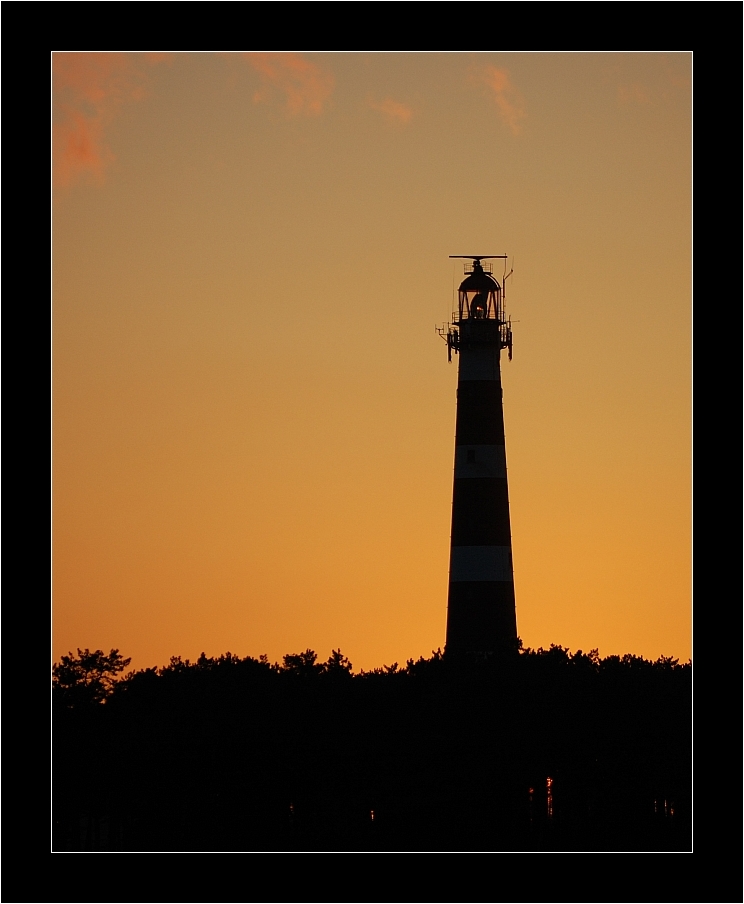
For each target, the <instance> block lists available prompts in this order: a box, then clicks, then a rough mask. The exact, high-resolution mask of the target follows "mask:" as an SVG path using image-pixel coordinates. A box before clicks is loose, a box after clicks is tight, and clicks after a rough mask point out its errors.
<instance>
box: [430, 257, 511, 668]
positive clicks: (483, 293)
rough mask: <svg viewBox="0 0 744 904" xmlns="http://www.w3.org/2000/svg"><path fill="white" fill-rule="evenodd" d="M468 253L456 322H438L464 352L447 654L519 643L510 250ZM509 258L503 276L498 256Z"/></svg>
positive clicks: (451, 344)
mask: <svg viewBox="0 0 744 904" xmlns="http://www.w3.org/2000/svg"><path fill="white" fill-rule="evenodd" d="M453 257H465V258H467V259H468V260H469V261H472V263H469V264H466V265H465V279H464V280H463V281H462V283H461V284H460V288H459V292H458V308H457V310H456V311H455V312H454V313H453V315H452V323H450V324H447V325H446V326H445V327H442V328H441V329H440V330H439V333H440V335H441V336H442V337H443V338H445V339H446V341H447V354H448V358H449V360H452V355H453V353H454V354H456V355H457V356H458V358H459V367H458V374H457V421H456V429H455V468H454V485H453V491H452V531H451V538H450V567H449V595H448V601H447V640H446V652H447V654H448V655H450V656H451V655H460V654H486V655H487V654H501V653H505V652H508V651H510V650H515V649H516V642H517V613H516V607H515V601H514V570H513V565H512V546H511V526H510V520H509V492H508V487H507V478H506V447H505V441H504V408H503V393H502V389H501V360H500V359H501V352H502V351H503V350H505V349H507V350H508V354H509V360H511V357H512V332H511V322H510V320H507V318H506V313H505V307H504V296H505V292H504V289H505V285H506V279H507V278H508V277H509V276H510V275H511V271H510V272H509V273H506V255H480V256H476V255H453ZM494 259H500V260H503V261H504V276H503V277H502V281H501V284H499V282H498V281H497V280H496V279H494V277H493V264H491V263H482V261H491V260H494Z"/></svg>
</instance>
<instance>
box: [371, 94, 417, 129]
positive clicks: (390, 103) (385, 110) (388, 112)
mask: <svg viewBox="0 0 744 904" xmlns="http://www.w3.org/2000/svg"><path fill="white" fill-rule="evenodd" d="M369 105H370V107H372V109H373V110H377V111H378V112H380V113H382V114H383V115H384V116H387V117H388V119H389V120H390V121H391V122H392V121H397V122H401V123H406V122H408V120H409V119H410V118H411V116H412V115H413V111H412V110H411V108H410V107H407V106H406V105H405V104H401V103H399V102H398V101H397V100H393V99H392V98H391V97H386V98H385V100H381V101H376V100H370V101H369Z"/></svg>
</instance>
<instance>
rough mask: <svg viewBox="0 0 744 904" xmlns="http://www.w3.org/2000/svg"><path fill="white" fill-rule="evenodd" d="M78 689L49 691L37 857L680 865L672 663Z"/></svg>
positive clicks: (219, 669)
mask: <svg viewBox="0 0 744 904" xmlns="http://www.w3.org/2000/svg"><path fill="white" fill-rule="evenodd" d="M91 686H92V684H91V682H90V680H88V683H87V684H86V683H85V682H84V681H82V680H77V681H76V680H73V679H70V678H69V676H68V678H67V680H66V681H59V680H58V681H56V686H55V694H54V699H55V707H54V711H55V730H54V748H55V756H54V830H53V847H54V850H55V851H81V850H90V851H95V850H98V851H624V852H625V851H627V852H630V851H690V850H691V798H690V785H691V738H690V724H691V666H690V665H689V664H687V665H680V664H679V663H677V662H676V661H672V660H663V659H662V660H658V661H657V662H649V661H648V660H644V659H642V658H640V657H633V656H626V657H622V658H618V657H608V658H606V659H603V660H600V659H599V657H598V656H597V655H596V653H591V654H589V655H584V654H582V653H580V652H579V653H577V654H574V655H573V656H572V655H571V654H569V653H568V651H566V650H563V649H561V648H560V647H552V648H551V649H550V650H539V651H531V650H527V651H522V652H520V653H519V654H514V655H513V656H511V657H507V658H502V659H500V660H487V661H469V660H468V661H464V662H453V661H448V660H447V659H444V658H442V657H441V656H440V655H439V654H434V655H433V657H432V658H431V659H428V660H424V659H421V660H419V661H418V662H415V663H414V662H413V661H409V663H408V664H407V665H406V667H405V668H402V669H400V668H397V667H385V668H383V669H379V670H375V671H374V672H372V673H366V674H365V673H363V674H361V675H353V674H352V673H351V671H350V665H349V663H348V662H347V661H346V660H344V659H343V657H342V656H341V655H340V654H338V653H334V654H333V655H332V656H331V657H330V658H329V660H328V662H327V663H322V664H321V663H318V662H317V659H316V657H315V655H314V654H313V653H311V651H307V652H306V653H304V654H297V655H295V656H287V657H285V659H284V664H283V665H281V666H279V665H276V664H275V665H271V664H269V663H268V662H267V661H266V660H265V659H262V660H255V659H251V658H246V659H238V658H236V657H233V656H230V655H229V654H226V655H225V656H222V657H219V658H217V659H207V658H206V657H204V656H202V657H201V658H200V659H199V660H198V661H197V662H195V663H189V662H182V661H181V660H178V659H175V660H172V661H171V664H170V665H169V666H168V667H166V668H165V669H151V670H147V671H144V672H137V673H133V674H130V675H128V676H127V677H126V678H124V679H122V680H120V681H118V682H110V683H109V684H108V685H107V686H106V688H105V693H98V694H93V693H91V692H89V691H90V687H91ZM86 688H88V690H86Z"/></svg>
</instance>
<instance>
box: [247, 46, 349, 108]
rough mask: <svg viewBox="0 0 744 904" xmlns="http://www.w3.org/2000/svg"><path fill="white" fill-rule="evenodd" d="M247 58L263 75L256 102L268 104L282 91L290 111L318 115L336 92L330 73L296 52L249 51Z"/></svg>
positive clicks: (255, 96) (255, 95) (254, 98)
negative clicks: (277, 92) (275, 92)
mask: <svg viewBox="0 0 744 904" xmlns="http://www.w3.org/2000/svg"><path fill="white" fill-rule="evenodd" d="M244 57H245V59H246V60H247V61H248V63H249V64H250V65H251V66H252V67H253V68H254V69H255V70H256V72H258V73H259V75H260V76H261V83H262V84H261V87H260V88H259V89H258V91H256V93H255V94H254V95H253V100H254V101H255V102H256V103H265V102H266V101H268V100H269V99H270V97H271V95H272V94H273V92H274V90H279V91H281V92H283V93H284V95H285V97H286V108H287V112H288V113H290V114H291V115H293V116H296V115H297V114H299V113H304V114H306V115H309V116H314V115H315V116H316V115H318V114H319V113H322V112H323V106H324V105H325V103H326V101H327V100H328V98H329V97H330V96H331V94H332V93H333V87H334V81H333V76H332V75H331V73H330V72H327V71H325V70H323V69H321V68H320V67H319V66H316V65H315V63H310V62H309V61H308V60H305V59H303V58H302V57H301V56H299V54H296V53H245V54H244Z"/></svg>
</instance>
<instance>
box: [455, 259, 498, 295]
mask: <svg viewBox="0 0 744 904" xmlns="http://www.w3.org/2000/svg"><path fill="white" fill-rule="evenodd" d="M498 288H499V284H498V282H496V280H495V279H494V278H493V276H491V275H490V274H489V273H486V272H485V270H484V269H483V268H482V267H481V265H480V261H474V262H473V272H472V273H470V274H469V275H468V276H466V277H465V279H464V280H463V281H462V282H461V283H460V291H461V292H495V291H496V289H498Z"/></svg>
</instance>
